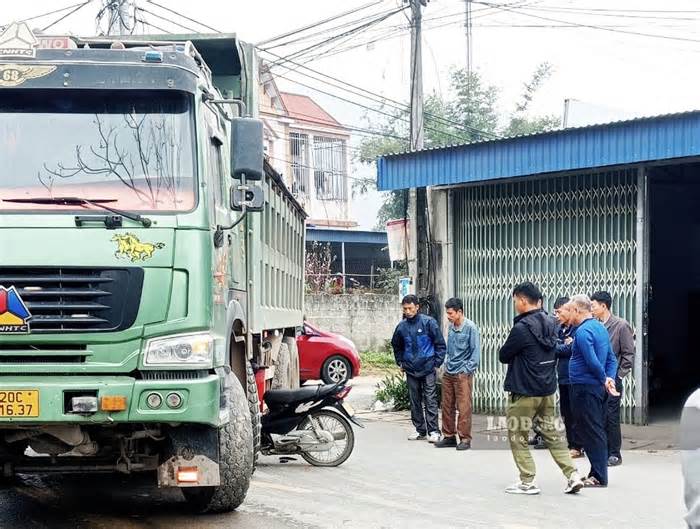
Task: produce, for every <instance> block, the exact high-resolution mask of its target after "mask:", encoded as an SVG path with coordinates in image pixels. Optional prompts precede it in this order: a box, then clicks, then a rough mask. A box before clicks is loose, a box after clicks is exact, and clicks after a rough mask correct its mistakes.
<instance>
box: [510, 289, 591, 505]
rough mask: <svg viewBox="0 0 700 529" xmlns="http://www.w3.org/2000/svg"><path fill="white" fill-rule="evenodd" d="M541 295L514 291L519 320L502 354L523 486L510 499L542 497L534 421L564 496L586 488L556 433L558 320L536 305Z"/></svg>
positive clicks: (514, 448) (514, 447) (514, 449)
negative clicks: (560, 476)
mask: <svg viewBox="0 0 700 529" xmlns="http://www.w3.org/2000/svg"><path fill="white" fill-rule="evenodd" d="M540 299H542V294H541V292H540V289H539V288H537V286H535V285H533V284H532V283H530V282H525V283H521V284H519V285H518V286H516V287H515V289H513V305H514V307H515V311H516V312H517V313H518V316H517V317H516V318H515V320H514V323H513V328H512V329H511V331H510V334H509V335H508V339H507V340H506V343H505V344H503V347H501V350H500V351H499V353H498V357H499V360H500V361H501V362H502V363H504V364H507V365H508V370H507V372H506V380H505V383H504V389H505V390H506V391H508V392H510V403H509V405H508V411H507V422H508V439H509V442H510V449H511V452H512V453H513V459H514V460H515V465H516V466H517V467H518V470H519V472H520V481H519V482H518V483H516V484H515V485H512V486H510V487H508V488H507V489H506V492H507V493H509V494H539V492H540V489H539V488H538V487H537V485H536V484H535V470H536V469H535V462H534V461H533V459H532V455H531V454H530V449H529V448H528V444H527V439H528V433H529V431H530V428H532V424H533V421H536V422H538V423H539V427H538V429H539V430H540V435H542V438H543V439H544V442H545V444H546V445H547V448H549V452H550V453H551V455H552V457H553V458H554V461H555V462H556V463H557V465H559V468H560V469H561V470H562V472H563V473H564V476H565V477H566V479H567V480H568V481H567V485H566V488H565V489H564V492H566V493H575V492H578V491H579V490H581V488H582V487H583V482H582V480H581V477H580V476H579V475H578V472H577V471H576V467H574V464H573V462H572V460H571V456H570V455H569V451H568V450H567V448H566V443H565V442H564V439H563V438H562V436H561V434H560V432H558V431H557V428H556V424H557V422H558V421H557V417H556V400H555V393H556V391H557V375H556V358H555V355H556V346H557V340H558V335H557V329H558V325H557V322H556V320H555V319H554V318H553V317H551V316H549V315H548V314H547V313H546V312H544V311H543V310H542V308H541V305H540V304H539V303H538V301H539V300H540Z"/></svg>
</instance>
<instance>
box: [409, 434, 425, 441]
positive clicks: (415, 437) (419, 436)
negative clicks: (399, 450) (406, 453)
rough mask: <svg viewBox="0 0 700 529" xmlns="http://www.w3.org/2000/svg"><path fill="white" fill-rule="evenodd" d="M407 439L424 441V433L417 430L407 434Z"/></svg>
mask: <svg viewBox="0 0 700 529" xmlns="http://www.w3.org/2000/svg"><path fill="white" fill-rule="evenodd" d="M408 440H409V441H425V435H423V434H422V433H418V432H413V433H412V434H411V435H409V436H408Z"/></svg>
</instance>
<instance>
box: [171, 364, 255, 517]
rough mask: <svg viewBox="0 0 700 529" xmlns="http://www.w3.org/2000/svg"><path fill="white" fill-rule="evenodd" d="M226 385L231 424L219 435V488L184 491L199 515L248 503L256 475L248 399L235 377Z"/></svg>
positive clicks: (230, 375)
mask: <svg viewBox="0 0 700 529" xmlns="http://www.w3.org/2000/svg"><path fill="white" fill-rule="evenodd" d="M227 383H228V386H229V387H228V388H227V389H226V392H225V394H226V404H227V406H228V411H229V422H228V423H227V424H226V425H225V426H223V427H221V428H219V432H218V435H219V460H218V464H219V477H220V485H219V486H217V487H186V488H183V489H182V493H183V495H184V496H185V499H186V500H187V502H188V503H189V504H190V506H191V507H192V508H193V509H194V510H195V511H196V512H200V513H222V512H229V511H232V510H234V509H236V508H237V507H238V506H239V505H240V504H241V503H243V500H244V499H245V496H246V494H247V492H248V487H249V486H250V478H251V476H252V474H253V429H252V426H251V417H250V410H249V408H248V399H247V397H246V394H245V391H243V387H242V386H241V383H240V382H239V381H238V379H237V378H236V377H235V376H233V375H232V374H229V376H228V378H227Z"/></svg>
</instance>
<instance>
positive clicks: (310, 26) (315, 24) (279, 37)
mask: <svg viewBox="0 0 700 529" xmlns="http://www.w3.org/2000/svg"><path fill="white" fill-rule="evenodd" d="M382 2H383V0H379V1H378V2H370V3H369V4H364V5H362V6H360V7H356V8H355V9H351V10H349V11H345V12H343V13H339V14H337V15H334V16H332V17H329V18H326V19H323V20H318V21H316V22H313V23H312V24H308V25H306V26H303V27H301V28H297V29H294V30H292V31H288V32H286V33H283V34H281V35H277V36H276V37H271V38H269V39H266V40H263V41H261V42H258V43H256V44H255V46H256V47H260V46H264V45H265V44H269V43H271V42H274V41H276V40H280V39H284V38H286V37H291V36H292V35H296V34H297V33H302V32H304V31H306V30H307V29H311V28H315V27H318V26H320V25H322V24H327V23H328V22H333V21H334V20H338V19H339V18H343V17H346V16H348V15H353V14H355V13H358V12H360V11H363V10H365V9H367V8H370V7H373V6H376V5H379V4H381V3H382ZM284 45H285V44H278V45H277V46H284ZM274 47H276V46H272V48H274Z"/></svg>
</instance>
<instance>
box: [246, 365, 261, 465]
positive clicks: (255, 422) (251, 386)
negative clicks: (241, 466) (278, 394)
mask: <svg viewBox="0 0 700 529" xmlns="http://www.w3.org/2000/svg"><path fill="white" fill-rule="evenodd" d="M246 384H247V386H248V409H249V410H250V423H251V425H252V428H253V472H255V466H256V465H257V464H258V456H259V455H260V435H261V432H262V414H261V413H260V400H259V398H260V396H259V395H258V385H257V384H256V383H255V373H254V372H253V366H252V365H251V364H250V362H246Z"/></svg>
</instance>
